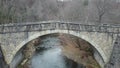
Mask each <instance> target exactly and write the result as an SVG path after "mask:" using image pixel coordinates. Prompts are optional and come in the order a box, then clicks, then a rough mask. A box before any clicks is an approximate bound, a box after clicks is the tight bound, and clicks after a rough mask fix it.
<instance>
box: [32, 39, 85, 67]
mask: <svg viewBox="0 0 120 68" xmlns="http://www.w3.org/2000/svg"><path fill="white" fill-rule="evenodd" d="M42 42H43V43H42V44H40V45H39V46H38V47H37V51H36V53H35V55H34V56H33V58H32V59H31V65H30V68H85V67H83V66H82V65H80V64H77V63H76V62H74V61H72V60H70V59H68V58H66V57H65V56H63V55H62V50H61V47H60V42H59V39H58V38H56V37H52V38H46V39H44V40H43V41H42Z"/></svg>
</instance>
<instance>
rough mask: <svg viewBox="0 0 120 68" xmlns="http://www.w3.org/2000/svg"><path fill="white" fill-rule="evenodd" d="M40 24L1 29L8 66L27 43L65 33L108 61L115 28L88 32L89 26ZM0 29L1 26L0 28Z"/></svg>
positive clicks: (91, 29)
mask: <svg viewBox="0 0 120 68" xmlns="http://www.w3.org/2000/svg"><path fill="white" fill-rule="evenodd" d="M42 23H43V24H40V23H39V22H38V23H37V24H22V26H21V28H20V25H17V26H16V28H15V26H14V24H13V25H9V26H11V27H9V28H11V29H9V28H6V29H3V32H2V31H0V33H1V34H0V43H1V47H2V50H3V52H4V56H5V60H6V62H7V63H8V64H10V63H11V61H12V59H13V58H14V56H15V54H16V53H17V52H18V51H19V50H20V48H22V47H23V46H24V45H25V44H27V43H28V42H29V41H31V40H33V39H35V38H38V37H39V36H43V35H46V34H52V33H66V34H70V35H74V36H77V37H79V38H82V39H84V40H85V41H87V42H89V43H90V44H91V45H93V47H95V48H96V50H97V51H98V52H99V53H100V55H101V56H102V58H103V60H104V63H107V62H108V61H109V58H110V55H111V53H112V49H113V46H114V42H115V39H116V35H115V34H113V33H116V32H117V30H115V31H114V30H112V29H111V28H115V27H112V26H111V28H108V29H107V30H106V29H105V30H104V27H102V26H101V27H100V26H92V27H93V28H89V29H90V30H89V29H88V28H87V27H89V25H87V26H86V25H83V27H81V26H82V25H80V24H75V25H74V24H67V23H59V24H58V23H57V24H56V22H53V24H52V22H47V24H45V22H42ZM32 25H34V26H32ZM4 26H6V27H7V26H8V25H4ZM18 26H19V29H18ZM2 27H3V26H0V28H2ZM98 27H99V29H98ZM106 27H107V26H106ZM12 28H13V29H12ZM117 29H118V28H117ZM17 30H18V31H17ZM103 30H104V31H103ZM10 31H11V33H10ZM26 31H28V32H26ZM109 32H111V33H109ZM112 32H113V33H112ZM2 33H4V34H2Z"/></svg>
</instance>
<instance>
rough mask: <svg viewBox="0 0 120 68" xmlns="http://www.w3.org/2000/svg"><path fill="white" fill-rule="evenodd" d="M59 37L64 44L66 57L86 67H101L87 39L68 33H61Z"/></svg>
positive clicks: (63, 49)
mask: <svg viewBox="0 0 120 68" xmlns="http://www.w3.org/2000/svg"><path fill="white" fill-rule="evenodd" d="M59 38H60V40H61V43H62V45H63V47H62V51H63V54H64V55H65V56H66V57H68V58H69V59H72V60H74V61H75V62H77V63H79V64H83V65H84V66H86V68H100V66H99V64H98V63H97V62H96V60H95V59H94V57H93V51H92V50H91V49H92V48H91V46H90V44H88V43H87V42H86V41H84V40H82V39H76V38H74V37H71V36H68V35H60V36H59Z"/></svg>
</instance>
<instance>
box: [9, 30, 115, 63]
mask: <svg viewBox="0 0 120 68" xmlns="http://www.w3.org/2000/svg"><path fill="white" fill-rule="evenodd" d="M52 33H65V34H70V35H73V36H76V37H79V38H81V39H83V40H85V41H87V42H89V43H90V44H91V45H93V47H94V48H95V49H96V50H97V51H98V52H99V54H100V55H101V56H102V58H103V61H104V63H107V62H108V61H109V58H110V55H111V51H112V46H113V45H112V43H111V42H112V38H111V37H109V39H108V40H107V38H106V36H107V35H106V34H105V33H97V32H78V31H72V30H45V31H40V32H34V33H33V34H32V35H30V37H28V38H27V39H25V40H24V41H23V42H21V43H20V44H19V45H18V46H17V47H16V49H15V50H14V52H13V57H14V55H15V54H16V53H17V52H18V51H19V49H21V48H22V47H23V46H24V45H25V44H26V43H28V42H30V41H31V40H33V39H35V38H38V37H40V36H43V35H47V34H52ZM103 38H104V39H105V40H103ZM101 42H102V43H101ZM107 49H109V50H107ZM13 57H12V59H13ZM12 59H11V61H12Z"/></svg>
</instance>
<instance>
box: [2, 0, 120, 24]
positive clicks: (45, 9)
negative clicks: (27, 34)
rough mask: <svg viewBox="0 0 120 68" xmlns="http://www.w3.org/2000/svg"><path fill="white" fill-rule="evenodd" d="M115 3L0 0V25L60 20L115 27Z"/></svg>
mask: <svg viewBox="0 0 120 68" xmlns="http://www.w3.org/2000/svg"><path fill="white" fill-rule="evenodd" d="M119 12H120V2H119V0H70V1H69V0H67V1H65V2H61V1H59V0H0V23H17V22H18V23H20V22H35V21H47V20H60V21H61V20H62V21H70V22H78V21H82V22H83V23H90V22H94V23H95V24H98V23H119V21H120V19H119V18H120V13H119Z"/></svg>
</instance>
